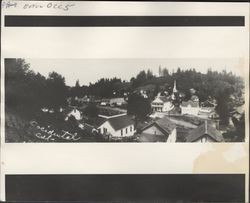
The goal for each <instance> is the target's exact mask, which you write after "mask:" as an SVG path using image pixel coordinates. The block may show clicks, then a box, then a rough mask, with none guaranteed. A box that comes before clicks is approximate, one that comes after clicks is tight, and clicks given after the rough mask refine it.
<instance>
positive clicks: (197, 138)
mask: <svg viewBox="0 0 250 203" xmlns="http://www.w3.org/2000/svg"><path fill="white" fill-rule="evenodd" d="M242 67H243V66H242V59H240V58H231V59H212V58H210V59H183V58H182V59H28V58H27V59H23V58H7V59H5V141H6V142H14V143H15V142H17V143H18V142H135V143H143V142H166V143H192V142H198V143H207V142H244V141H245V100H244V98H245V81H244V77H243V75H242Z"/></svg>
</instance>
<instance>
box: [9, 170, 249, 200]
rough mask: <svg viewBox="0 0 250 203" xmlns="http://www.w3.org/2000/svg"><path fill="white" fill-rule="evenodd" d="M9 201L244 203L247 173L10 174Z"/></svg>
mask: <svg viewBox="0 0 250 203" xmlns="http://www.w3.org/2000/svg"><path fill="white" fill-rule="evenodd" d="M6 200H7V201H8V202H11V201H18V202H19V201H21V202H36V201H46V202H50V201H51V202H52V201H54V202H56V201H64V202H65V201H70V202H74V201H75V202H82V201H83V202H160V203H163V202H164V203H166V202H167V203H186V202H187V203H188V202H199V203H208V202H210V203H215V202H220V203H229V202H233V203H243V202H245V175H243V174H206V175H205V174H200V175H194V174H189V175H188V174H180V175H177V174H172V175H170V174H168V175H164V174H159V175H152V174H151V175H150V174H143V175H140V174H136V175H135V174H131V175H125V174H119V175H107V174H106V175H104V174H102V175H7V176H6Z"/></svg>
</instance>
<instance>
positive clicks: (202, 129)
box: [186, 120, 224, 143]
mask: <svg viewBox="0 0 250 203" xmlns="http://www.w3.org/2000/svg"><path fill="white" fill-rule="evenodd" d="M186 141H187V142H202V143H203V142H223V141H224V138H223V136H222V134H221V132H220V131H218V130H217V129H216V128H215V127H213V125H212V124H210V123H208V121H207V120H206V121H205V122H204V123H203V124H201V125H200V126H198V127H197V128H195V129H193V130H191V131H190V132H189V134H188V136H187V138H186Z"/></svg>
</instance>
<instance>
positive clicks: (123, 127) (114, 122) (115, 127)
mask: <svg viewBox="0 0 250 203" xmlns="http://www.w3.org/2000/svg"><path fill="white" fill-rule="evenodd" d="M98 131H99V133H101V134H103V135H108V136H110V137H111V138H123V137H131V136H133V135H134V133H135V127H134V121H133V120H132V119H131V118H130V117H129V116H127V115H123V116H116V117H113V118H110V119H106V120H105V121H104V122H103V123H102V124H101V125H100V126H99V127H98Z"/></svg>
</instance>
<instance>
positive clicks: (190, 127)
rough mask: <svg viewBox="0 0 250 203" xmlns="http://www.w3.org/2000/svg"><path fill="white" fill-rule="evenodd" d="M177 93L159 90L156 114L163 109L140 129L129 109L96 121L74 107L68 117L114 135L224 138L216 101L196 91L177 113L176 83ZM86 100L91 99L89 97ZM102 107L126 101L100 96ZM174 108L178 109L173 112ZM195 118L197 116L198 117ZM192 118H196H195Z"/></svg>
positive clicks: (146, 138) (169, 139) (186, 139)
mask: <svg viewBox="0 0 250 203" xmlns="http://www.w3.org/2000/svg"><path fill="white" fill-rule="evenodd" d="M172 92H173V93H172V94H171V95H169V96H161V95H160V94H158V95H157V96H156V98H155V99H154V100H153V101H152V103H151V107H152V111H153V114H154V113H160V114H159V115H160V116H158V117H157V118H154V119H152V120H151V121H150V122H148V123H144V125H143V127H141V128H140V129H139V128H137V126H135V122H134V119H133V118H132V117H131V116H129V115H127V113H126V112H117V113H113V114H110V115H109V114H106V115H105V113H104V114H99V115H98V119H95V122H94V123H91V124H90V123H88V122H87V121H86V119H84V118H83V117H84V116H83V113H82V110H81V109H78V108H76V107H74V108H71V110H70V111H68V112H67V115H66V118H65V120H67V119H68V118H69V117H70V116H74V117H75V118H76V120H77V121H78V123H79V127H80V128H81V129H83V130H84V129H86V128H88V129H91V131H92V132H98V133H99V134H101V135H103V136H104V137H109V138H111V139H123V138H135V139H136V141H139V142H222V141H223V136H222V133H221V132H220V131H219V130H218V126H217V123H216V122H215V121H216V119H217V118H218V115H217V114H216V113H215V107H216V104H215V102H211V101H206V102H203V103H200V102H199V98H198V97H197V96H196V95H193V96H192V97H191V99H190V100H189V101H182V102H181V103H180V105H179V109H180V112H179V113H178V114H176V112H174V109H175V108H176V104H175V103H174V101H175V99H176V95H177V94H178V90H177V87H176V82H175V83H174V87H173V91H172ZM86 98H87V97H85V100H84V101H85V102H90V100H86ZM95 102H96V101H95ZM98 102H99V106H100V108H106V106H111V107H112V106H122V105H124V104H126V99H124V98H111V99H101V100H98ZM173 112H174V113H173ZM194 118H195V119H194ZM192 119H193V120H195V121H193V122H192Z"/></svg>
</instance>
